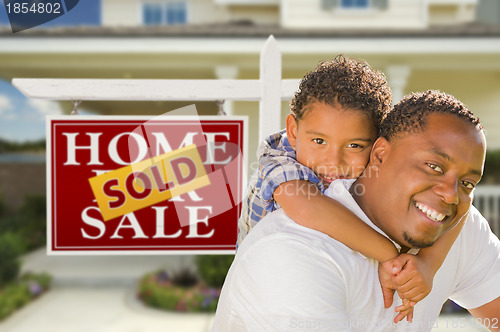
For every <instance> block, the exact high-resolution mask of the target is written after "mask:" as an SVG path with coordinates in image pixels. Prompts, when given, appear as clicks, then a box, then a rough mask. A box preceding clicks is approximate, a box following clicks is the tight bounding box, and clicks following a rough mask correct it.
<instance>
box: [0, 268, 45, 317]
mask: <svg viewBox="0 0 500 332" xmlns="http://www.w3.org/2000/svg"><path fill="white" fill-rule="evenodd" d="M50 281H51V277H50V276H49V275H48V274H46V273H42V274H32V273H29V274H25V275H23V276H21V278H20V279H19V281H17V282H11V283H9V284H7V285H5V286H4V287H2V288H0V320H2V319H4V318H6V317H7V316H9V315H10V314H11V313H13V312H14V311H16V310H17V309H19V308H21V307H22V306H23V305H25V304H27V303H28V302H30V301H31V300H32V299H33V298H36V297H37V296H39V295H40V294H42V293H43V292H44V291H46V290H47V289H48V288H49V286H50Z"/></svg>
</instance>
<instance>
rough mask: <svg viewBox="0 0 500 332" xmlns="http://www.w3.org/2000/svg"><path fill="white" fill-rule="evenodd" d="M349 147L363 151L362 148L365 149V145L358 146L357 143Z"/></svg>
mask: <svg viewBox="0 0 500 332" xmlns="http://www.w3.org/2000/svg"><path fill="white" fill-rule="evenodd" d="M347 147H348V148H351V149H362V148H364V146H363V145H360V144H357V143H351V144H349V145H348V146H347Z"/></svg>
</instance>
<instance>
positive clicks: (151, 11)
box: [142, 2, 187, 25]
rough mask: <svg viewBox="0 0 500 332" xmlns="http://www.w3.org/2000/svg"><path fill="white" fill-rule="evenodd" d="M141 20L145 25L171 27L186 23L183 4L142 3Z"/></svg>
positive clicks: (185, 9)
mask: <svg viewBox="0 0 500 332" xmlns="http://www.w3.org/2000/svg"><path fill="white" fill-rule="evenodd" d="M142 20H143V23H144V24H145V25H160V24H166V25H173V24H186V23H187V5H186V3H185V2H144V3H143V6H142Z"/></svg>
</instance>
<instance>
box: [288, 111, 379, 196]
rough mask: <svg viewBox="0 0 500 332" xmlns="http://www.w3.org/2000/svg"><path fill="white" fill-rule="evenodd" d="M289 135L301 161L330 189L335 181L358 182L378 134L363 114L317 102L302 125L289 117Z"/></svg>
mask: <svg viewBox="0 0 500 332" xmlns="http://www.w3.org/2000/svg"><path fill="white" fill-rule="evenodd" d="M287 136H288V140H289V142H290V144H291V145H292V146H293V147H295V150H296V152H297V161H298V162H299V163H301V164H303V165H306V166H307V167H309V168H311V169H312V170H313V171H314V172H315V173H316V174H317V175H318V176H319V177H320V179H321V180H322V181H323V184H325V185H326V186H328V185H329V184H330V183H331V182H332V181H333V180H335V179H340V178H343V179H355V178H357V177H359V176H360V175H361V173H363V170H364V169H365V167H366V164H367V163H368V159H369V157H370V151H371V147H372V144H373V142H374V141H375V139H376V136H377V133H376V130H375V128H374V126H373V124H372V121H371V120H370V119H369V117H368V116H367V115H366V114H364V113H362V112H361V111H358V110H349V111H347V110H345V109H343V108H342V107H341V106H331V105H328V104H325V103H321V102H313V103H311V104H309V105H308V110H307V111H306V113H305V114H304V115H303V117H302V119H300V120H299V121H298V122H297V121H296V120H295V118H294V116H293V115H291V114H290V115H289V116H288V118H287Z"/></svg>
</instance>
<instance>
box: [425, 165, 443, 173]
mask: <svg viewBox="0 0 500 332" xmlns="http://www.w3.org/2000/svg"><path fill="white" fill-rule="evenodd" d="M427 166H429V167H430V168H431V169H432V170H433V171H436V172H438V173H441V174H442V173H444V172H443V170H442V169H441V167H439V166H438V165H435V164H431V163H427Z"/></svg>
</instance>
